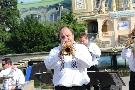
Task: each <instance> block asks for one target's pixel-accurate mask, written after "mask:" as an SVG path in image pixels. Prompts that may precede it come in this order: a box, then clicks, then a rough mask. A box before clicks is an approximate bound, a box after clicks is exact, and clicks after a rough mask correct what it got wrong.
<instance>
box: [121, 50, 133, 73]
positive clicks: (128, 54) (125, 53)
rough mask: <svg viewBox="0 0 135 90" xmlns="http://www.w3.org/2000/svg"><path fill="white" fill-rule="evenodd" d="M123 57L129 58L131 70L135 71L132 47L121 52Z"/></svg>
mask: <svg viewBox="0 0 135 90" xmlns="http://www.w3.org/2000/svg"><path fill="white" fill-rule="evenodd" d="M121 57H122V58H123V59H128V64H129V68H130V70H131V71H133V72H135V58H134V59H133V51H132V49H123V50H122V52H121Z"/></svg>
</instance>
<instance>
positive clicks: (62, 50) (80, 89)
mask: <svg viewBox="0 0 135 90" xmlns="http://www.w3.org/2000/svg"><path fill="white" fill-rule="evenodd" d="M59 37H60V40H61V44H60V45H59V46H58V47H54V48H53V49H52V50H51V51H50V53H49V56H48V57H46V59H45V60H44V63H45V65H46V67H47V69H54V75H53V84H54V86H55V90H69V89H74V90H86V88H85V85H87V84H88V83H89V82H90V78H89V77H88V75H87V68H89V67H91V66H92V57H91V54H90V53H89V51H88V49H87V48H86V46H84V45H82V44H77V43H76V42H75V41H74V34H73V30H72V29H71V28H70V27H68V26H64V27H62V28H61V29H60V31H59Z"/></svg>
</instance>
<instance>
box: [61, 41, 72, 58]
mask: <svg viewBox="0 0 135 90" xmlns="http://www.w3.org/2000/svg"><path fill="white" fill-rule="evenodd" d="M62 54H63V55H69V56H70V55H73V48H72V46H71V45H69V44H68V43H66V44H65V46H63V47H62Z"/></svg>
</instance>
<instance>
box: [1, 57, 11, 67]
mask: <svg viewBox="0 0 135 90" xmlns="http://www.w3.org/2000/svg"><path fill="white" fill-rule="evenodd" d="M2 61H5V63H6V64H10V65H12V61H11V59H10V58H4V59H2Z"/></svg>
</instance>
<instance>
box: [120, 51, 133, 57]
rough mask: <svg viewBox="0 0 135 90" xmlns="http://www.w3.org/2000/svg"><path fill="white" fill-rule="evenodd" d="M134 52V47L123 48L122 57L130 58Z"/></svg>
mask: <svg viewBox="0 0 135 90" xmlns="http://www.w3.org/2000/svg"><path fill="white" fill-rule="evenodd" d="M131 54H132V49H123V50H122V52H121V57H122V58H123V59H128V58H129V57H130V56H131Z"/></svg>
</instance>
